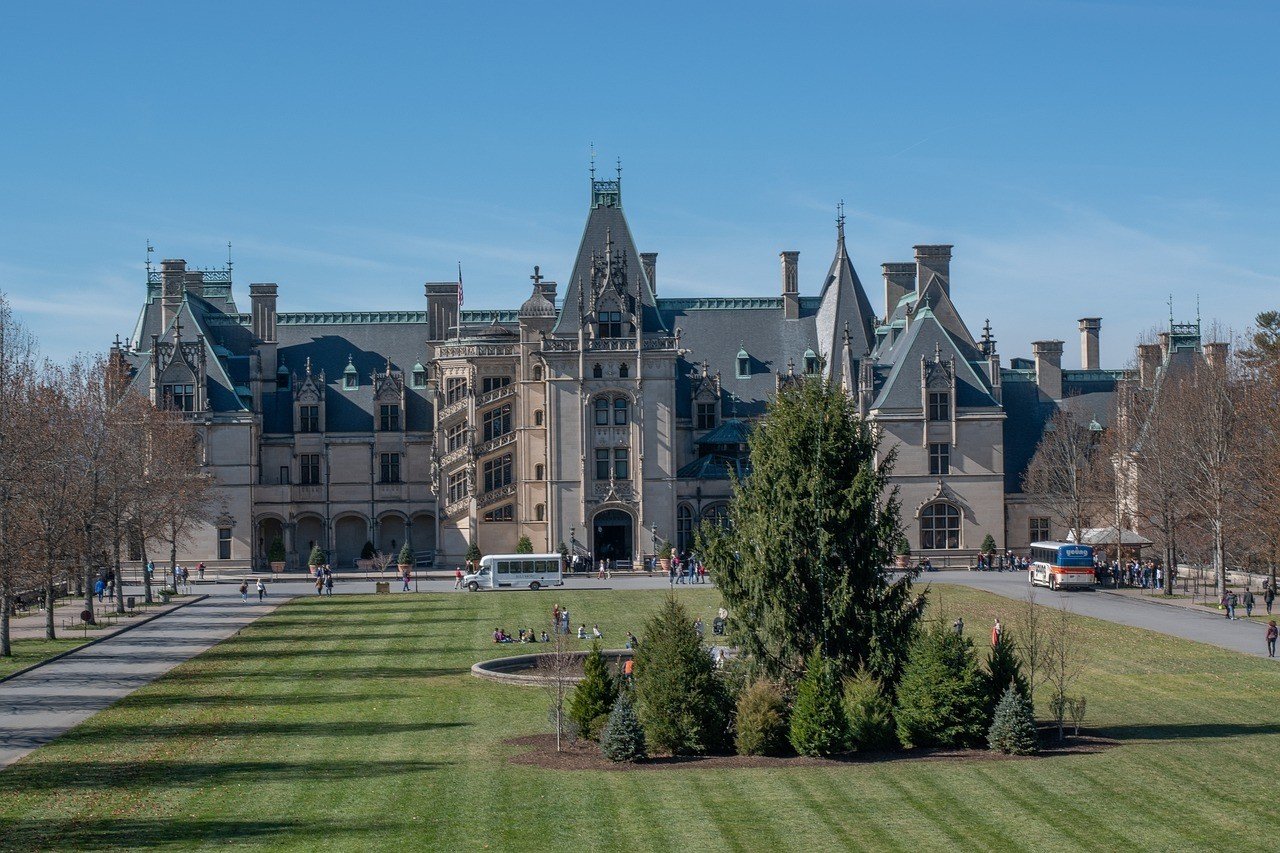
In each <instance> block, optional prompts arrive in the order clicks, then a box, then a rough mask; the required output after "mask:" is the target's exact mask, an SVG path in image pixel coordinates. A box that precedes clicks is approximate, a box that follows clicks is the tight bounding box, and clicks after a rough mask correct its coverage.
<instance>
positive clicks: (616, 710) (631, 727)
mask: <svg viewBox="0 0 1280 853" xmlns="http://www.w3.org/2000/svg"><path fill="white" fill-rule="evenodd" d="M600 751H601V752H603V753H604V757H605V758H607V759H609V760H610V761H640V760H641V759H643V758H644V757H645V756H647V755H648V754H649V753H648V749H647V748H646V745H645V739H644V726H642V725H640V719H639V718H638V717H637V716H636V709H635V705H634V703H633V700H632V698H631V689H630V688H628V687H624V688H622V692H621V693H619V694H618V699H617V701H615V702H614V703H613V710H612V711H610V712H609V721H608V722H607V723H605V726H604V731H603V732H601V734H600Z"/></svg>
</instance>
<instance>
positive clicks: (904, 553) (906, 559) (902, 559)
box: [894, 539, 911, 569]
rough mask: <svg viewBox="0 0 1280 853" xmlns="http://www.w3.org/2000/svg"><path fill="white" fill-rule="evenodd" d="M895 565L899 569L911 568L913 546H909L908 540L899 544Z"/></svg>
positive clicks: (903, 540)
mask: <svg viewBox="0 0 1280 853" xmlns="http://www.w3.org/2000/svg"><path fill="white" fill-rule="evenodd" d="M894 565H895V566H897V567H898V568H899V569H909V568H911V546H910V545H909V544H907V540H906V539H902V540H901V541H899V542H898V552H897V559H896V560H895V561H894Z"/></svg>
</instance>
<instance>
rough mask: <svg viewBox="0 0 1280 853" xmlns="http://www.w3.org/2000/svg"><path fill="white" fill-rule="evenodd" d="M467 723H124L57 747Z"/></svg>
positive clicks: (372, 732)
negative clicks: (72, 744)
mask: <svg viewBox="0 0 1280 853" xmlns="http://www.w3.org/2000/svg"><path fill="white" fill-rule="evenodd" d="M469 725H471V724H470V723H462V722H458V723H431V722H419V723H379V722H366V721H363V720H336V721H335V720H300V721H298V722H267V721H263V722H257V723H254V722H248V721H242V720H228V721H226V722H221V723H190V724H185V725H184V724H182V723H177V724H173V725H153V724H150V723H138V724H133V723H125V724H120V725H103V726H92V725H91V726H81V727H79V728H76V729H72V730H71V731H69V732H67V733H66V734H64V735H63V736H62V737H61V738H59V739H58V743H60V744H67V743H91V744H111V743H113V742H115V741H120V740H127V741H135V740H147V739H157V738H159V739H164V738H173V737H198V738H214V737H236V738H240V737H255V736H256V737H269V736H275V735H287V736H289V737H298V736H303V737H307V736H310V737H334V736H341V737H343V738H351V737H376V736H380V735H401V734H421V733H422V732H429V731H434V730H436V729H452V728H459V727H462V726H469Z"/></svg>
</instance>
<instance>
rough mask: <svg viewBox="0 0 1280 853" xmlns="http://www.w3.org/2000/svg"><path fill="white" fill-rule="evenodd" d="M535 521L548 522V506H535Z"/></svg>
mask: <svg viewBox="0 0 1280 853" xmlns="http://www.w3.org/2000/svg"><path fill="white" fill-rule="evenodd" d="M533 519H534V521H546V520H547V505H546V504H537V505H535V506H534V508H533Z"/></svg>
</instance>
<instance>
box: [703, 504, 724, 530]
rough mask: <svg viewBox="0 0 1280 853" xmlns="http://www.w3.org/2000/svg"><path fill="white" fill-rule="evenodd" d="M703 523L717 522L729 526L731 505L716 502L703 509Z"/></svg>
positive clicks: (716, 523) (719, 524)
mask: <svg viewBox="0 0 1280 853" xmlns="http://www.w3.org/2000/svg"><path fill="white" fill-rule="evenodd" d="M702 523H703V524H715V525H718V526H720V527H724V528H727V527H728V526H729V505H728V504H715V505H713V506H709V507H707V508H706V509H704V510H703V511H702Z"/></svg>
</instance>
